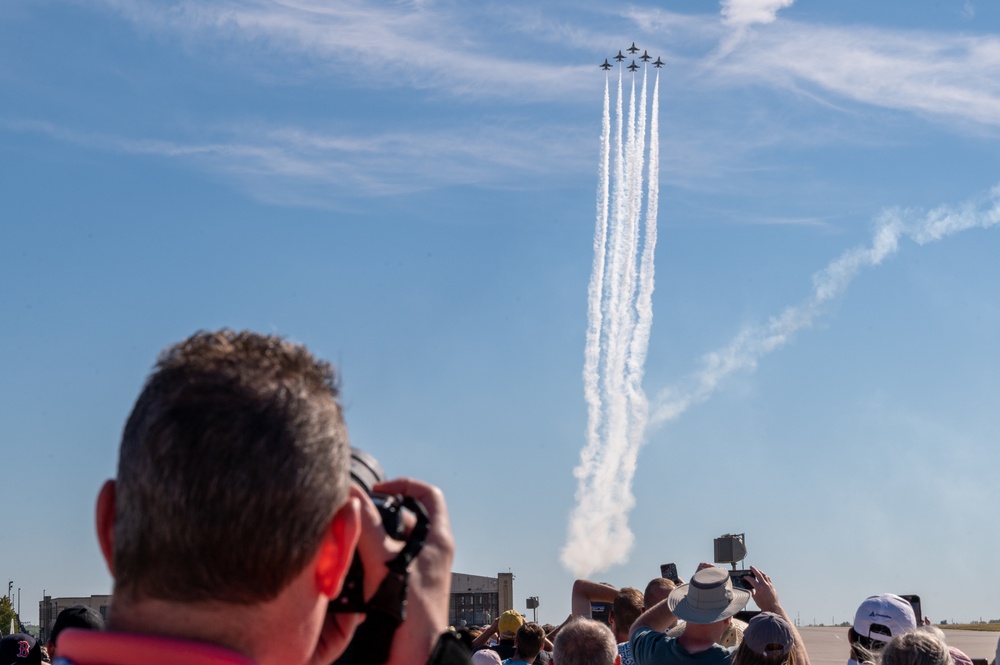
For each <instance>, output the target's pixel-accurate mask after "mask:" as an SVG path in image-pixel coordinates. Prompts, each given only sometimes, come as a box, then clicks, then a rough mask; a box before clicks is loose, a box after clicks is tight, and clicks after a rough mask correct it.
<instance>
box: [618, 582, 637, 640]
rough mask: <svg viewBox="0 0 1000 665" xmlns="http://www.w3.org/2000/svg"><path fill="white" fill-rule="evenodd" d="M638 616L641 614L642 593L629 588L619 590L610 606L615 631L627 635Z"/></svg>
mask: <svg viewBox="0 0 1000 665" xmlns="http://www.w3.org/2000/svg"><path fill="white" fill-rule="evenodd" d="M640 614H642V593H640V592H639V590H638V589H633V588H632V587H630V586H627V587H622V588H621V589H619V590H618V594H617V595H616V596H615V602H614V604H612V606H611V616H613V617H614V618H615V629H616V630H618V631H621V632H623V633H626V634H627V633H628V631H629V629H631V628H632V624H633V623H635V620H636V619H638V618H639V615H640Z"/></svg>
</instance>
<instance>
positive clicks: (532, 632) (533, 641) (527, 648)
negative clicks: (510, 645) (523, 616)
mask: <svg viewBox="0 0 1000 665" xmlns="http://www.w3.org/2000/svg"><path fill="white" fill-rule="evenodd" d="M514 642H515V643H516V644H517V655H518V656H520V657H521V658H523V659H524V660H534V658H535V656H537V655H538V652H539V651H541V650H542V646H543V645H544V644H545V630H543V629H542V627H541V626H539V625H538V624H537V623H535V622H534V621H529V622H528V623H526V624H523V625H522V626H521V627H520V628H518V629H517V634H516V635H515V636H514Z"/></svg>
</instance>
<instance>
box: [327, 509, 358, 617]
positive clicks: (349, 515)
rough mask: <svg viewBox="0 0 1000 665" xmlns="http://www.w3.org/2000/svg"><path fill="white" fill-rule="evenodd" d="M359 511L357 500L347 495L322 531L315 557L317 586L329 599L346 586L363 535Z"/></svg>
mask: <svg viewBox="0 0 1000 665" xmlns="http://www.w3.org/2000/svg"><path fill="white" fill-rule="evenodd" d="M360 513H361V507H360V505H358V500H357V499H356V498H354V497H348V499H347V502H346V503H344V505H343V506H341V507H340V510H338V511H337V512H336V514H335V515H334V516H333V519H332V520H330V526H329V527H328V528H327V530H326V533H324V534H323V540H322V542H321V543H320V546H319V554H318V555H317V557H316V589H317V590H318V591H319V592H320V593H322V594H323V595H325V596H326V597H327V598H330V599H333V598H336V597H337V596H338V595H340V590H341V587H343V586H344V578H345V577H346V576H347V569H348V567H349V566H350V565H351V558H352V557H353V556H354V549H355V548H356V547H357V544H358V537H359V536H360V535H361V516H360Z"/></svg>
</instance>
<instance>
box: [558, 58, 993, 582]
mask: <svg viewBox="0 0 1000 665" xmlns="http://www.w3.org/2000/svg"><path fill="white" fill-rule="evenodd" d="M623 92H624V91H623V87H622V77H621V75H620V74H619V80H618V97H617V101H616V109H615V113H616V118H615V133H614V136H613V142H614V146H612V145H611V143H612V132H611V120H612V118H611V109H610V88H609V85H608V83H606V84H605V93H604V117H603V125H602V134H601V158H600V159H601V161H600V164H599V169H598V193H597V216H596V225H595V230H594V261H593V271H592V273H591V279H590V284H589V288H588V327H587V338H586V347H585V353H584V371H583V378H584V396H585V399H586V402H587V409H588V411H587V415H588V419H587V444H586V446H585V447H584V449H583V450H582V451H581V454H580V464H579V465H578V466H577V467H576V469H575V470H574V475H575V476H576V477H577V481H578V485H577V492H576V500H577V505H576V507H575V508H574V510H573V512H572V514H571V516H570V523H569V530H568V531H569V533H568V539H567V543H566V545H565V547H564V548H563V550H562V562H563V564H564V565H565V566H566V567H567V568H569V569H570V570H571V571H572V572H573V573H575V574H576V575H577V576H579V577H586V576H589V575H590V574H591V573H593V572H596V571H599V570H604V569H606V568H608V567H610V566H612V565H614V564H617V563H622V562H624V561H626V560H627V559H628V555H629V551H630V549H631V547H632V543H633V541H634V536H633V534H632V532H631V531H630V530H629V527H628V513H629V511H630V510H631V508H632V507H633V504H634V498H633V496H632V491H631V486H632V480H633V478H634V475H635V468H636V459H637V456H638V452H639V449H640V448H641V447H642V445H643V443H644V440H645V439H644V437H645V434H646V431H647V427H650V428H651V427H655V426H658V425H662V424H663V423H666V422H669V421H671V420H674V419H676V418H678V417H679V416H681V415H682V414H683V413H684V412H685V411H687V410H688V409H689V408H691V407H692V406H694V405H697V404H700V403H702V402H704V401H706V400H708V399H709V398H710V397H711V396H712V395H713V394H714V393H715V391H716V390H717V389H718V388H719V386H720V385H721V384H722V382H723V381H724V380H725V379H726V378H727V377H728V376H729V375H731V374H733V373H734V372H737V371H741V370H751V371H752V370H753V369H754V368H756V366H757V364H758V362H759V361H760V360H761V358H763V357H764V356H766V355H767V354H769V353H771V352H773V351H776V350H778V349H780V348H781V347H783V346H784V345H785V344H787V343H788V342H789V341H791V339H792V338H793V337H794V335H795V333H797V332H799V331H800V330H802V329H805V328H809V327H811V326H812V325H813V323H814V322H815V321H816V319H817V318H818V317H819V316H821V315H822V314H824V313H825V311H826V307H827V305H829V303H830V302H831V301H833V300H834V299H836V298H839V297H841V296H843V294H844V293H845V292H846V291H847V288H848V287H849V286H850V284H851V282H852V281H853V280H854V278H855V277H857V276H858V274H860V273H861V271H862V270H864V269H866V268H874V267H877V266H879V265H881V264H882V262H884V261H885V260H886V259H887V258H890V257H891V256H893V255H895V254H896V253H897V252H898V251H899V250H900V247H901V245H902V243H903V242H904V241H906V240H909V241H912V242H913V243H915V244H916V245H918V246H922V245H926V244H929V243H932V242H937V241H938V240H942V239H944V238H946V237H948V236H951V235H954V234H955V233H959V232H961V231H965V230H968V229H973V228H982V229H986V228H991V227H993V226H996V225H998V224H1000V184H998V185H997V186H995V187H994V188H993V189H991V190H990V191H989V192H987V193H986V194H985V195H983V196H981V197H979V198H977V199H975V200H970V201H966V202H964V203H960V204H958V205H954V206H940V207H938V208H934V209H933V210H930V211H926V212H922V211H919V210H911V209H902V208H891V209H888V210H885V211H883V212H882V213H881V214H880V215H879V216H878V217H876V218H875V220H874V223H873V230H872V235H871V239H870V241H869V242H868V243H867V244H864V245H859V246H857V247H854V248H851V249H849V250H847V251H845V252H844V253H843V254H841V255H840V256H838V257H837V258H836V259H834V260H833V261H831V262H830V263H829V264H828V265H827V266H826V267H824V268H823V269H822V270H820V271H819V272H817V273H816V274H815V275H813V279H812V290H811V291H810V293H809V295H808V296H807V297H806V298H805V299H804V300H803V301H802V302H800V303H798V304H796V305H791V306H789V307H786V308H785V309H784V310H783V311H781V312H780V313H779V314H778V315H776V316H774V317H772V318H770V319H768V320H767V321H766V322H764V323H761V324H757V325H754V326H748V327H745V328H743V329H742V330H740V331H739V332H738V333H737V335H736V336H735V337H734V338H733V339H732V341H730V342H729V344H727V345H725V346H724V347H722V348H720V349H717V350H715V351H712V352H710V353H707V354H705V355H704V356H703V357H702V359H701V366H700V368H699V369H698V370H696V371H695V372H694V373H693V374H692V375H691V376H690V377H689V378H688V380H687V381H685V382H683V383H682V384H681V385H679V386H675V387H673V388H669V389H667V390H664V391H661V392H660V393H659V394H658V395H657V398H656V399H655V401H654V405H653V407H652V409H650V407H649V403H648V402H647V399H646V396H645V393H644V392H643V390H642V379H643V373H644V365H645V361H646V354H647V350H648V347H649V335H650V330H651V327H652V317H653V309H652V294H653V288H654V272H655V270H654V269H655V265H654V255H655V249H656V242H657V229H656V220H657V214H658V206H659V188H658V187H659V113H658V109H659V76H658V75H657V77H656V79H655V83H654V87H653V94H652V104H651V109H652V113H651V117H650V118H649V158H648V171H647V182H648V186H647V188H648V191H647V192H646V212H645V223H644V224H640V222H641V221H642V220H641V215H640V209H641V203H642V192H641V191H637V190H641V187H642V170H643V168H644V167H645V166H647V164H646V162H645V161H644V160H645V154H644V153H645V148H644V136H645V132H646V116H645V109H646V94H645V93H646V79H645V76H644V77H643V85H642V94H641V100H640V102H639V110H638V113H637V112H636V106H635V83H634V81H633V87H632V91H631V97H630V103H629V112H628V126H627V127H625V126H623V125H624V122H623V98H624V95H623ZM612 148H613V149H614V162H613V164H612V158H611V153H612ZM650 414H651V415H650Z"/></svg>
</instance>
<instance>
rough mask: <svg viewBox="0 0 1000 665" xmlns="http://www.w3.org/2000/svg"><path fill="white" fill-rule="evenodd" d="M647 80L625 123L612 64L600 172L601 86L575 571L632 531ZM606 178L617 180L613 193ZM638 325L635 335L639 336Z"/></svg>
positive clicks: (650, 248)
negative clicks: (612, 93)
mask: <svg viewBox="0 0 1000 665" xmlns="http://www.w3.org/2000/svg"><path fill="white" fill-rule="evenodd" d="M646 82H647V78H646V76H645V72H644V75H643V82H642V92H641V98H640V102H639V107H638V108H637V107H636V82H635V77H634V76H633V80H632V88H631V92H630V96H629V109H628V121H627V125H626V124H625V122H624V119H623V116H624V114H623V97H624V95H623V92H624V90H623V87H622V76H621V73H620V74H619V79H618V100H617V104H616V112H617V117H616V130H617V131H616V132H615V135H614V140H615V146H614V148H615V160H614V165H613V178H612V177H609V176H608V175H607V166H608V164H609V162H610V148H607V147H605V146H606V144H605V143H604V141H605V140H607V138H608V137H609V136H610V118H609V117H608V111H609V98H608V88H607V85H606V86H605V107H604V108H605V116H604V135H603V137H602V152H601V165H600V167H599V172H598V181H599V183H598V210H597V222H596V228H595V231H594V263H593V268H592V270H593V272H592V273H591V278H590V285H589V288H588V320H587V323H588V326H587V342H586V348H585V352H584V396H585V399H586V402H587V409H588V411H587V444H586V446H585V447H584V449H583V451H582V452H581V454H580V464H579V465H578V466H577V468H576V469H575V470H574V475H576V477H577V479H578V486H577V492H576V499H577V506H576V508H575V509H574V511H573V514H572V515H571V518H570V524H569V536H568V541H567V544H566V546H565V547H564V548H563V551H562V561H563V563H564V565H566V566H567V567H568V568H570V569H571V570H573V571H574V573H576V574H577V575H579V576H585V575H588V574H589V573H590V572H593V571H596V570H600V569H603V568H607V567H608V566H609V565H611V564H614V563H617V562H621V561H624V560H626V559H627V557H628V554H629V551H630V550H631V547H632V542H633V540H634V537H633V535H632V532H631V531H630V530H629V528H628V512H629V511H630V510H631V508H632V506H633V504H634V499H633V497H632V493H631V484H632V477H633V475H634V472H635V456H636V453H637V451H638V448H639V444H640V443H641V441H642V435H643V431H644V430H645V418H646V414H647V412H648V407H647V402H646V398H645V395H644V394H643V393H642V389H641V385H640V384H641V382H642V367H641V364H642V359H644V358H645V355H646V348H647V345H648V339H649V328H650V326H651V323H652V307H651V297H652V278H653V269H652V262H653V253H654V250H655V246H656V203H655V201H656V200H657V198H656V197H657V195H652V198H650V199H648V200H649V201H650V203H648V205H647V210H646V224H645V227H642V226H641V225H640V220H641V212H642V183H643V173H642V172H643V168H644V156H645V155H644V153H645V138H646V119H647V114H646V103H647V93H646ZM658 84H659V77H657V88H656V90H654V95H653V97H654V104H656V103H658V99H659V97H658ZM657 117H658V116H657V114H656V111H655V109H654V112H653V120H652V126H651V130H650V132H651V133H650V150H653V146H656V149H657V150H658V149H659V138H658V136H657V135H656V132H657V131H658V121H657ZM658 174H659V156H658V155H651V157H650V172H649V177H650V178H657V177H658ZM609 181H613V183H614V186H613V189H612V192H611V197H610V200H609V198H608V193H607V190H608V187H609ZM650 187H651V191H652V189H655V188H656V187H657V185H656V184H655V181H654V180H650ZM650 229H652V230H650ZM650 239H652V241H650ZM640 245H641V247H642V258H641V259H640V258H639V248H640ZM637 264H638V265H637ZM639 302H642V303H643V304H642V305H640V304H639ZM637 307H638V308H639V309H637ZM637 335H640V336H641V339H637V338H636V336H637ZM637 359H638V363H639V365H638V366H637V365H636V362H637Z"/></svg>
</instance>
